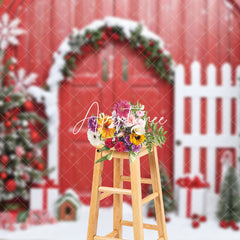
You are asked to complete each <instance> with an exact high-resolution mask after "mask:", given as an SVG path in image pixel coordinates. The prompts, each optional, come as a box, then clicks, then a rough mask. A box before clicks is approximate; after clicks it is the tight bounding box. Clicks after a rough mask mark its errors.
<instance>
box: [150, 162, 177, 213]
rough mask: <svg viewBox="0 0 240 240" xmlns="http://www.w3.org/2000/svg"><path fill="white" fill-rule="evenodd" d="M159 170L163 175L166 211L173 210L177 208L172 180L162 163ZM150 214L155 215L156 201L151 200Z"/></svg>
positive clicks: (162, 183) (162, 182)
mask: <svg viewBox="0 0 240 240" xmlns="http://www.w3.org/2000/svg"><path fill="white" fill-rule="evenodd" d="M159 171H160V176H161V185H162V193H163V204H164V211H165V213H168V212H172V211H174V210H175V201H174V197H173V189H172V185H171V181H170V179H169V177H168V175H167V173H166V170H165V168H164V166H163V165H162V164H160V165H159ZM150 192H151V193H152V187H150ZM148 216H149V217H152V216H155V207H154V201H151V202H149V205H148Z"/></svg>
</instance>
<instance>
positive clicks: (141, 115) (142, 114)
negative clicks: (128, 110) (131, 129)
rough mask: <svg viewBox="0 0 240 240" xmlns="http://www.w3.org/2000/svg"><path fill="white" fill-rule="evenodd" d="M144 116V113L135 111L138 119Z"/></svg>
mask: <svg viewBox="0 0 240 240" xmlns="http://www.w3.org/2000/svg"><path fill="white" fill-rule="evenodd" d="M144 114H145V111H140V110H139V111H137V116H138V117H143V116H144Z"/></svg>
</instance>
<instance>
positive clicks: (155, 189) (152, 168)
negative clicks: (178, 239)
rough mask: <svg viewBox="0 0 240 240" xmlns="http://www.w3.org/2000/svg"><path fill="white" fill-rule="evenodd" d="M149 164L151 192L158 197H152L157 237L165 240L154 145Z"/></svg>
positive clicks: (165, 233) (164, 225) (160, 189)
mask: <svg viewBox="0 0 240 240" xmlns="http://www.w3.org/2000/svg"><path fill="white" fill-rule="evenodd" d="M149 165H150V172H151V178H152V188H153V192H158V193H159V195H158V197H157V198H155V199H154V203H155V213H156V220H157V225H158V236H159V239H163V240H167V239H168V238H167V229H166V222H165V214H164V206H163V197H162V187H161V180H160V173H159V164H158V156H157V148H156V147H154V148H153V152H152V153H151V154H150V156H149Z"/></svg>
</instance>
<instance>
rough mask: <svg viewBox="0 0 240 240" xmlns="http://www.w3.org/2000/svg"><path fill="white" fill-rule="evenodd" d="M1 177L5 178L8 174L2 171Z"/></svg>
mask: <svg viewBox="0 0 240 240" xmlns="http://www.w3.org/2000/svg"><path fill="white" fill-rule="evenodd" d="M0 178H1V179H2V180H5V179H6V178H7V174H6V173H5V172H1V173H0Z"/></svg>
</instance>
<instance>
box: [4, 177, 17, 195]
mask: <svg viewBox="0 0 240 240" xmlns="http://www.w3.org/2000/svg"><path fill="white" fill-rule="evenodd" d="M16 188H17V184H16V182H15V181H14V180H13V179H9V180H7V181H6V182H5V189H6V191H8V192H14V191H15V190H16Z"/></svg>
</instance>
